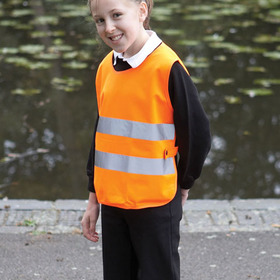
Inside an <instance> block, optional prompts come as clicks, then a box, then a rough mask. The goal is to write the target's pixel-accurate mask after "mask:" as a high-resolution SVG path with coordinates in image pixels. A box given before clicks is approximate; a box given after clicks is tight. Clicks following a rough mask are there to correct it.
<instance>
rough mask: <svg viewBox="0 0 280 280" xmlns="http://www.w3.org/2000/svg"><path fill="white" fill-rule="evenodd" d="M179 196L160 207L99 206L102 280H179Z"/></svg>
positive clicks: (180, 208) (180, 207)
mask: <svg viewBox="0 0 280 280" xmlns="http://www.w3.org/2000/svg"><path fill="white" fill-rule="evenodd" d="M181 218H182V206H181V195H180V192H179V191H178V192H177V194H176V196H175V198H174V199H173V200H172V201H171V202H170V203H168V204H166V205H164V206H160V207H153V208H146V209H139V210H125V209H119V208H115V207H110V206H104V205H102V240H103V268H104V280H136V279H137V280H163V279H168V280H179V279H180V257H179V252H178V246H179V241H180V231H179V225H180V220H181Z"/></svg>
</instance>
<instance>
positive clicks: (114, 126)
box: [97, 117, 175, 141]
mask: <svg viewBox="0 0 280 280" xmlns="http://www.w3.org/2000/svg"><path fill="white" fill-rule="evenodd" d="M97 132H100V133H105V134H110V135H117V136H125V137H130V138H136V139H142V140H151V141H159V140H173V139H174V136H175V127H174V124H164V123H161V124H150V123H142V122H135V121H127V120H122V119H114V118H107V117H99V120H98V126H97Z"/></svg>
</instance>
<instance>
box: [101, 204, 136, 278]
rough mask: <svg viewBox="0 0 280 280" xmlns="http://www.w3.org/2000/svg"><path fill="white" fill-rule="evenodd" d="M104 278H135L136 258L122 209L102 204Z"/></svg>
mask: <svg viewBox="0 0 280 280" xmlns="http://www.w3.org/2000/svg"><path fill="white" fill-rule="evenodd" d="M101 218H102V249H103V274H104V280H137V271H138V269H137V260H136V256H135V253H134V249H133V247H132V244H131V240H130V236H129V230H128V226H127V224H126V222H125V220H124V218H123V210H122V209H118V208H115V207H110V206H105V205H102V211H101Z"/></svg>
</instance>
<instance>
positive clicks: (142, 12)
mask: <svg viewBox="0 0 280 280" xmlns="http://www.w3.org/2000/svg"><path fill="white" fill-rule="evenodd" d="M147 16H148V6H147V3H146V2H144V1H142V2H141V3H140V4H139V19H140V22H144V21H145V20H146V18H147Z"/></svg>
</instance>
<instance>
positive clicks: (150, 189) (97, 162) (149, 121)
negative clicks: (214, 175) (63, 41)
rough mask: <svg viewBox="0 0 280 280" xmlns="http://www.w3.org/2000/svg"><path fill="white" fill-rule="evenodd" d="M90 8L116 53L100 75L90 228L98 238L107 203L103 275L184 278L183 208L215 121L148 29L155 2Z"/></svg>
mask: <svg viewBox="0 0 280 280" xmlns="http://www.w3.org/2000/svg"><path fill="white" fill-rule="evenodd" d="M89 6H90V9H91V13H92V16H93V19H94V21H95V23H96V28H97V31H98V34H99V36H100V37H101V38H102V40H103V41H104V42H105V44H107V45H108V46H109V47H111V48H112V49H113V51H112V52H110V53H109V54H108V55H107V56H106V57H105V58H104V60H103V61H102V62H101V64H100V66H99V68H98V71H97V76H96V95H97V104H98V118H97V123H96V128H95V133H94V137H93V143H92V147H91V151H90V155H89V160H88V166H87V174H88V176H89V187H88V189H89V191H90V194H89V202H88V206H87V209H86V212H85V214H84V217H83V220H82V228H83V233H84V236H85V237H86V238H88V239H89V240H91V241H93V242H97V241H98V238H99V237H98V233H97V232H96V222H97V219H98V216H99V204H101V205H102V211H101V213H102V217H101V221H102V246H103V271H104V279H105V280H136V279H138V280H163V279H168V280H179V279H180V261H179V253H178V245H179V223H180V220H181V217H182V205H183V204H184V203H185V201H186V199H187V197H188V191H189V189H190V188H191V187H192V185H193V183H194V181H195V179H197V178H198V177H199V176H200V173H201V169H202V166H203V163H204V160H205V158H206V156H207V153H208V151H209V148H210V132H209V122H208V119H207V117H206V115H205V112H204V110H203V108H202V106H201V104H200V102H199V100H198V95H197V91H196V88H195V86H194V84H193V83H192V81H191V79H190V77H189V75H188V71H187V69H186V68H185V66H184V65H183V63H182V61H181V60H180V59H179V57H178V56H177V55H176V54H175V53H174V52H173V51H172V50H171V49H170V48H169V47H168V46H167V45H165V44H164V43H163V42H162V41H161V40H160V38H159V37H158V36H157V35H156V33H155V32H153V31H151V30H148V29H149V18H150V14H151V10H152V6H153V1H152V0H150V1H148V0H146V1H142V0H118V1H116V0H90V1H89ZM177 152H178V153H179V155H180V158H179V157H178V159H177V156H176V155H177Z"/></svg>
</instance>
